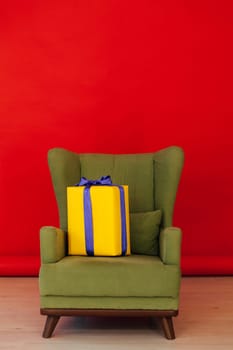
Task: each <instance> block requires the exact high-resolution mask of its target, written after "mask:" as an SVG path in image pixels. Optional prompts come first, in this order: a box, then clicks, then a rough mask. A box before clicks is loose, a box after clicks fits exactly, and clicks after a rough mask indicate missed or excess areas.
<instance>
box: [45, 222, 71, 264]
mask: <svg viewBox="0 0 233 350" xmlns="http://www.w3.org/2000/svg"><path fill="white" fill-rule="evenodd" d="M40 255H41V262H42V263H45V264H46V263H55V262H57V261H59V260H61V259H62V258H64V256H65V255H66V233H65V231H63V230H61V229H60V228H56V227H52V226H44V227H42V228H41V229H40Z"/></svg>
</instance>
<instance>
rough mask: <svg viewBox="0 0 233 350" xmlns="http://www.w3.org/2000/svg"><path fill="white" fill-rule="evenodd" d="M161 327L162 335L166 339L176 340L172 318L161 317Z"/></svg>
mask: <svg viewBox="0 0 233 350" xmlns="http://www.w3.org/2000/svg"><path fill="white" fill-rule="evenodd" d="M162 327H163V331H164V335H165V337H166V338H167V339H175V338H176V336H175V331H174V327H173V321H172V317H162Z"/></svg>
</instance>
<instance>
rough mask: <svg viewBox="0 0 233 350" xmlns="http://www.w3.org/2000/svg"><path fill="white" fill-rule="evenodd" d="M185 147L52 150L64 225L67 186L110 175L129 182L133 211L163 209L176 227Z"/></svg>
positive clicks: (166, 220)
mask: <svg viewBox="0 0 233 350" xmlns="http://www.w3.org/2000/svg"><path fill="white" fill-rule="evenodd" d="M183 160H184V156H183V150H182V149H181V148H180V147H177V146H172V147H168V148H165V149H163V150H160V151H158V152H155V153H141V154H120V155H115V154H77V153H74V152H71V151H68V150H65V149H62V148H53V149H51V150H49V152H48V162H49V168H50V173H51V177H52V182H53V187H54V191H55V195H56V199H57V204H58V209H59V218H60V227H61V228H62V229H63V230H65V231H67V203H66V187H67V186H72V185H74V184H75V183H77V182H79V180H80V178H81V176H85V177H87V178H88V179H97V178H99V177H101V176H103V175H110V176H111V178H112V180H113V183H116V184H122V185H129V206H130V212H144V211H152V210H155V209H161V210H162V213H163V219H162V226H163V227H168V226H172V218H173V208H174V203H175V198H176V192H177V188H178V184H179V180H180V175H181V171H182V167H183Z"/></svg>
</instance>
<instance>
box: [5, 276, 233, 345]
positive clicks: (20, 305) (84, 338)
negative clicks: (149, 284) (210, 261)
mask: <svg viewBox="0 0 233 350" xmlns="http://www.w3.org/2000/svg"><path fill="white" fill-rule="evenodd" d="M44 321H45V317H44V316H41V315H40V314H39V292H38V279H37V278H0V349H1V350H2V349H4V350H6V349H9V350H14V349H22V350H40V349H45V350H51V349H56V350H65V349H67V350H73V349H75V350H77V349H80V350H82V349H83V350H97V349H98V350H100V349H101V350H116V349H117V350H131V349H134V350H135V349H143V350H144V349H145V350H151V349H159V350H168V349H179V350H192V349H197V350H202V349H205V350H232V349H233V277H185V278H183V279H182V287H181V303H180V315H179V316H178V317H177V318H175V319H174V326H175V331H176V336H177V338H176V340H166V339H165V338H164V337H163V334H162V331H161V328H160V325H159V323H158V324H157V323H155V325H154V326H153V325H152V324H151V323H150V322H149V320H147V319H131V318H126V319H122V318H121V319H119V318H118V319H115V318H92V317H90V318H88V317H85V318H65V317H64V318H63V319H61V320H60V321H59V324H58V326H57V328H56V330H55V333H54V336H53V337H52V338H50V339H43V338H42V337H41V332H42V328H43V326H44Z"/></svg>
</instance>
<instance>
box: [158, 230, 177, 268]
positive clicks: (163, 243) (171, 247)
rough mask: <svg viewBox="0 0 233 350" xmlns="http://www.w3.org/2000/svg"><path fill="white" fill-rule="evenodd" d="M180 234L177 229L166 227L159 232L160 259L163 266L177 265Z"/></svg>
mask: <svg viewBox="0 0 233 350" xmlns="http://www.w3.org/2000/svg"><path fill="white" fill-rule="evenodd" d="M181 238H182V232H181V229H179V228H178V227H166V228H164V229H163V230H162V231H161V232H160V236H159V248H160V258H161V260H162V261H163V263H164V264H168V265H179V264H180V254H181V252H180V250H181Z"/></svg>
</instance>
